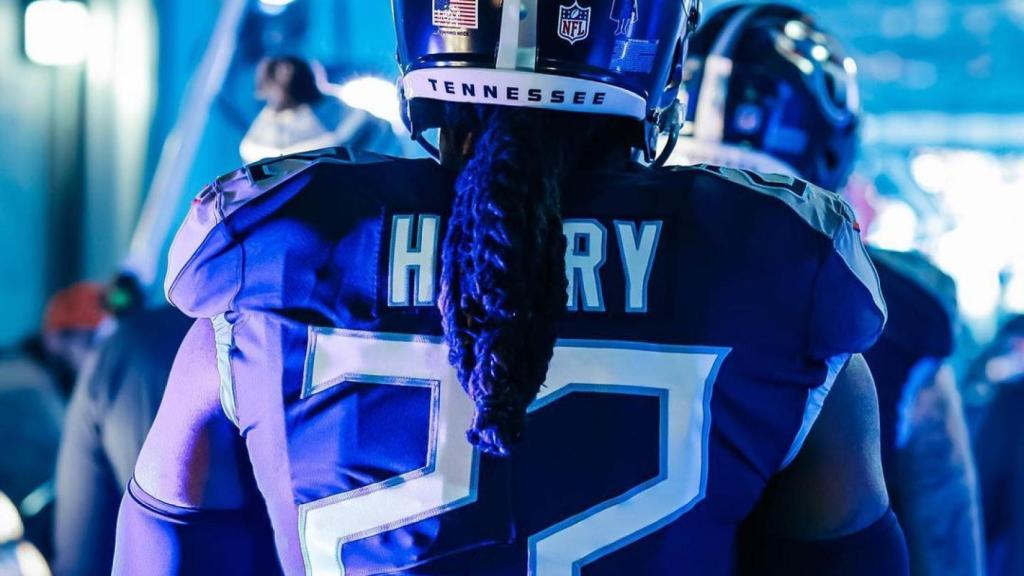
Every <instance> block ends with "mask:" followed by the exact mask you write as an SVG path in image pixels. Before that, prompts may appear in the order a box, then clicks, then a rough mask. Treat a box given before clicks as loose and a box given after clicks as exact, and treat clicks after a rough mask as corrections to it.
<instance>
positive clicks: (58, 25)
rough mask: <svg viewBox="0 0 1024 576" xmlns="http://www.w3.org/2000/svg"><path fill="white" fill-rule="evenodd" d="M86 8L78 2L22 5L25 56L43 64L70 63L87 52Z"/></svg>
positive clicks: (49, 0) (39, 1)
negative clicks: (23, 6) (23, 9)
mask: <svg viewBox="0 0 1024 576" xmlns="http://www.w3.org/2000/svg"><path fill="white" fill-rule="evenodd" d="M90 31H91V26H90V18H89V9H88V8H86V6H85V4H83V3H81V2H70V1H66V0H36V1H35V2H32V3H31V4H29V5H28V6H27V7H26V8H25V55H26V56H28V58H29V60H31V61H32V62H35V63H36V64H41V65H43V66H73V65H76V64H81V63H82V62H84V61H85V59H86V58H87V57H88V54H89V38H90Z"/></svg>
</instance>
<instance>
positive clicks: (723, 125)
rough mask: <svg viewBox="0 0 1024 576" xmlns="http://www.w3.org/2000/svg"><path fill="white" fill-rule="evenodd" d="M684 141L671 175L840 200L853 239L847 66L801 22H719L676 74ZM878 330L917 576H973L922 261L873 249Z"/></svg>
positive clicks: (943, 370)
mask: <svg viewBox="0 0 1024 576" xmlns="http://www.w3.org/2000/svg"><path fill="white" fill-rule="evenodd" d="M685 68H686V73H685V77H686V88H687V91H688V94H689V98H688V110H687V115H686V122H685V123H684V127H683V135H684V137H683V138H682V139H681V140H680V142H679V144H678V146H677V147H676V152H675V156H674V158H673V163H681V164H690V163H699V162H707V163H712V164H719V165H724V166H732V167H737V168H747V169H754V170H761V171H765V172H775V173H782V174H787V175H791V176H798V177H801V178H805V179H807V180H808V181H810V182H813V183H814V184H817V185H819V186H822V187H825V188H827V189H830V190H841V189H845V190H846V191H847V199H848V200H849V201H850V203H851V204H852V206H853V207H854V209H855V212H856V213H857V215H858V217H859V221H860V226H861V227H863V229H864V230H867V229H868V227H869V226H870V225H871V219H872V218H873V211H872V210H871V209H870V201H871V198H870V197H869V196H870V190H871V188H870V187H867V186H864V185H863V183H859V184H856V185H849V186H848V185H847V180H848V178H849V176H850V173H851V171H852V170H853V165H854V162H855V160H856V156H857V146H858V127H859V124H860V96H859V92H858V85H857V67H856V64H855V63H854V61H853V60H852V59H851V58H850V57H849V56H848V55H847V53H846V51H845V50H844V49H843V47H842V45H841V44H840V43H839V42H838V41H837V40H836V38H835V37H834V36H832V35H831V34H829V33H828V32H826V31H825V30H823V29H822V28H821V27H820V26H819V25H818V24H817V23H816V22H815V21H814V19H813V18H811V17H810V16H808V15H807V14H806V13H804V12H802V11H800V10H798V9H795V8H792V7H788V6H783V5H777V4H751V3H746V4H736V5H732V6H729V7H727V8H725V9H722V10H719V11H717V12H716V13H715V14H713V15H711V16H710V17H708V18H707V21H706V23H705V24H704V25H703V26H702V27H701V28H700V30H699V31H698V32H697V33H696V34H695V35H694V38H693V40H692V42H691V43H690V51H689V56H688V59H687V62H686V66H685ZM869 254H870V256H871V259H872V261H873V262H874V264H875V266H876V267H877V269H878V273H879V277H880V281H881V286H882V291H883V294H884V296H885V299H886V301H887V302H888V304H889V322H888V325H887V326H886V328H885V331H884V332H883V333H882V336H881V339H880V340H879V342H878V344H877V345H875V346H874V347H873V348H871V350H869V351H868V352H866V353H865V354H864V357H865V358H866V359H867V361H868V364H869V365H870V366H871V371H872V373H873V374H874V377H875V382H876V384H877V387H878V396H879V402H880V409H881V433H882V460H883V464H884V470H885V476H886V481H887V485H888V488H889V493H890V494H892V496H893V507H894V509H895V511H896V512H897V515H898V516H899V517H900V519H901V522H902V524H903V528H904V529H905V530H906V533H907V542H908V544H909V546H910V552H911V566H912V568H913V571H914V573H915V574H935V575H939V574H941V575H949V574H964V575H973V574H979V573H980V571H981V564H982V563H981V553H980V550H981V546H980V530H979V525H980V523H979V517H978V506H977V492H976V480H975V472H974V466H973V462H972V457H971V452H970V445H969V441H968V435H967V432H966V427H965V424H964V418H963V410H962V407H961V403H960V398H959V394H958V392H957V388H956V383H955V382H954V380H953V378H952V371H951V370H950V369H949V368H948V367H946V366H944V364H943V362H944V359H945V358H947V357H948V356H949V355H950V354H952V351H953V341H954V326H955V325H956V322H957V312H956V295H955V287H954V285H953V281H952V279H950V278H949V277H948V276H946V275H945V274H943V273H942V272H940V271H939V270H938V269H937V268H935V266H934V265H932V264H931V263H929V262H928V261H927V260H926V259H925V258H924V257H923V256H921V255H919V254H916V253H898V252H891V251H886V250H879V249H874V248H871V249H869Z"/></svg>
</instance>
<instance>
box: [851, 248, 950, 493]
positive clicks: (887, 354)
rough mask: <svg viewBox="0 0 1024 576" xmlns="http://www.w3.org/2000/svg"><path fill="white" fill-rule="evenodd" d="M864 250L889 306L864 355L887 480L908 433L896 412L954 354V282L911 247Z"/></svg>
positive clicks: (905, 404)
mask: <svg viewBox="0 0 1024 576" xmlns="http://www.w3.org/2000/svg"><path fill="white" fill-rule="evenodd" d="M868 253H869V255H870V257H871V260H872V262H873V263H874V264H875V267H876V268H877V270H878V276H879V281H880V284H881V286H882V293H883V294H884V295H885V301H886V303H887V304H888V307H889V319H888V323H887V324H886V327H885V330H884V331H883V332H882V335H881V336H880V337H879V339H878V343H876V344H875V345H874V346H873V347H872V348H871V349H870V350H869V351H867V352H865V353H864V358H865V359H866V360H867V361H868V365H869V366H870V367H871V373H872V375H874V377H875V386H876V387H877V388H878V406H879V417H880V424H881V434H882V467H883V470H884V471H885V475H886V480H887V481H890V482H891V481H892V479H893V478H892V474H893V473H894V471H895V462H894V460H893V456H894V454H895V450H896V449H897V448H899V447H901V446H902V445H904V444H905V443H906V441H907V438H908V437H909V432H910V431H909V429H908V427H907V421H906V420H905V419H904V418H903V417H902V416H901V414H902V413H903V412H904V411H906V410H907V409H909V408H910V405H911V402H912V400H913V398H914V397H915V396H916V394H917V393H918V392H919V391H920V389H921V387H923V386H928V385H930V384H931V382H932V376H933V375H934V374H935V371H936V370H937V369H938V368H939V366H940V365H941V364H942V362H943V361H944V360H945V359H946V358H948V357H949V356H950V355H951V354H952V353H953V346H954V340H955V333H956V332H955V331H956V324H957V305H956V285H955V283H954V282H953V279H952V278H950V277H949V276H947V275H946V274H944V273H943V272H942V271H940V270H939V269H938V268H936V267H935V265H934V264H932V263H931V262H929V261H928V260H927V259H926V258H925V257H924V256H922V255H921V254H918V253H916V252H892V251H888V250H880V249H877V248H871V249H870V250H869V251H868Z"/></svg>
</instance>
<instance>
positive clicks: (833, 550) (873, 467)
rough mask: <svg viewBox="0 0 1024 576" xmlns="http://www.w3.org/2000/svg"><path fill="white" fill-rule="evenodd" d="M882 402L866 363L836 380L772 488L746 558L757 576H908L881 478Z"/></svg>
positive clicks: (857, 359) (856, 361) (854, 363)
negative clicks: (811, 425)
mask: <svg viewBox="0 0 1024 576" xmlns="http://www.w3.org/2000/svg"><path fill="white" fill-rule="evenodd" d="M880 450H881V448H880V441H879V424H878V399H877V396H876V393H875V387H874V380H873V379H872V377H871V372H870V371H869V370H868V367H867V364H866V363H865V362H864V359H863V358H862V357H861V356H859V355H857V356H854V357H853V358H852V359H851V360H850V361H849V363H848V364H847V366H846V368H845V369H844V370H843V371H842V372H841V373H840V374H839V376H838V378H837V379H836V382H835V384H834V385H833V388H832V391H831V392H830V393H829V395H828V399H827V400H826V401H825V405H824V407H823V409H822V411H821V414H820V416H819V417H818V419H817V421H816V422H815V424H814V426H813V427H812V428H811V432H810V434H809V435H808V437H807V441H806V442H805V444H804V446H803V448H802V449H801V451H800V454H799V455H798V456H797V457H796V459H795V460H794V461H793V463H792V464H791V465H790V466H789V467H788V468H786V469H785V470H783V471H782V472H781V473H779V474H778V475H777V476H776V477H775V478H774V479H772V481H771V482H770V483H769V485H768V488H767V490H766V491H765V494H764V496H763V497H762V500H761V502H760V503H759V504H758V510H757V511H756V512H755V515H754V517H753V518H752V522H751V526H750V528H751V533H752V534H753V535H752V536H751V537H750V542H748V546H749V547H748V548H747V549H746V550H743V551H742V553H743V554H750V555H752V558H754V559H755V560H754V561H753V562H751V563H750V564H751V566H750V568H749V569H748V571H749V572H750V573H754V574H772V575H773V574H780V575H781V574H816V575H819V576H840V575H841V576H847V575H849V576H854V575H863V574H886V575H891V576H900V575H905V574H907V573H908V568H907V550H906V543H905V541H904V538H903V533H902V530H901V529H900V526H899V523H898V522H897V521H896V518H895V516H894V515H893V514H892V512H891V510H890V509H889V497H888V494H887V493H886V490H885V481H884V478H883V476H882V464H881V455H880Z"/></svg>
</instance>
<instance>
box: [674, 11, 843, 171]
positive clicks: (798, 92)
mask: <svg viewBox="0 0 1024 576" xmlns="http://www.w3.org/2000/svg"><path fill="white" fill-rule="evenodd" d="M683 76H684V81H685V83H686V90H687V92H688V94H689V99H688V105H687V111H686V121H685V124H684V126H683V131H682V132H683V134H682V135H683V137H682V138H681V139H680V141H679V144H678V146H677V147H676V157H675V158H676V159H678V162H685V163H700V162H706V163H709V164H719V165H725V166H732V167H737V168H750V169H754V170H759V171H763V172H780V173H789V174H791V175H793V176H799V177H801V178H804V179H805V180H808V181H810V182H812V183H814V184H817V185H818V186H821V187H823V188H828V189H830V190H837V189H839V188H841V187H842V186H843V185H844V184H845V182H846V180H847V178H848V177H849V175H850V172H851V171H852V170H853V165H854V161H855V159H856V155H857V143H858V134H857V131H858V126H859V124H860V95H859V91H858V87H857V66H856V64H855V63H854V61H853V59H852V58H850V57H849V56H847V54H846V52H845V50H844V49H843V47H842V45H841V44H840V43H839V42H838V41H837V40H836V39H835V38H834V37H833V36H831V35H829V34H828V33H827V32H825V31H824V30H822V29H821V28H820V27H819V26H818V25H817V24H816V23H815V21H814V20H813V19H812V18H811V17H810V16H808V15H807V14H806V13H804V12H803V11H801V10H798V9H796V8H792V7H789V6H784V5H780V4H752V3H744V4H738V5H733V6H729V7H727V8H724V9H721V10H719V11H717V12H715V13H714V14H713V15H711V16H710V17H708V19H707V21H706V22H705V23H704V24H703V25H702V26H701V27H700V29H699V30H697V32H696V33H695V34H694V35H693V38H692V40H691V42H690V51H689V55H688V57H687V60H686V64H685V66H684V72H683Z"/></svg>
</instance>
